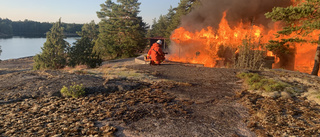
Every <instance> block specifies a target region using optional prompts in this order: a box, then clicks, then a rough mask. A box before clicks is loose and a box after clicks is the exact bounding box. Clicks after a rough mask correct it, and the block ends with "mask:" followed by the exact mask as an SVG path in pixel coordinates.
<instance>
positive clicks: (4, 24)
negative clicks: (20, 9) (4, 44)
mask: <svg viewBox="0 0 320 137" xmlns="http://www.w3.org/2000/svg"><path fill="white" fill-rule="evenodd" d="M11 36H13V34H12V21H11V20H9V19H1V18H0V37H11Z"/></svg>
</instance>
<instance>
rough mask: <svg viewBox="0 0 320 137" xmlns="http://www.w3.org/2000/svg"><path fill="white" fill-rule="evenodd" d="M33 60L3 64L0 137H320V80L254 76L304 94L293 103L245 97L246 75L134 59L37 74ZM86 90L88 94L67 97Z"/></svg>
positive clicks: (0, 66) (269, 73) (276, 74)
mask: <svg viewBox="0 0 320 137" xmlns="http://www.w3.org/2000/svg"><path fill="white" fill-rule="evenodd" d="M31 68H32V57H29V58H23V59H17V60H5V61H1V62H0V83H1V84H0V109H1V112H0V134H1V136H205V137H207V136H252V137H254V136H320V113H319V112H320V107H319V105H318V104H317V102H316V101H317V97H313V96H310V94H312V95H314V92H317V91H319V90H318V89H319V87H318V84H319V82H320V80H319V78H318V77H312V76H310V75H305V74H302V73H298V72H291V71H283V70H272V71H261V72H254V73H259V74H261V75H263V76H266V77H271V78H275V79H281V80H283V81H287V82H289V83H291V84H293V85H296V87H300V88H299V89H301V91H299V94H296V95H295V96H292V97H291V96H290V97H286V98H283V97H269V96H262V95H261V94H258V93H256V92H252V91H250V90H247V88H246V87H244V86H243V80H241V79H239V78H237V77H236V74H237V73H239V72H243V70H235V69H221V68H204V67H194V66H185V65H183V64H173V63H166V64H164V65H160V66H149V65H137V64H135V63H134V60H133V59H125V60H117V61H109V62H104V63H103V66H101V67H100V68H97V69H85V68H83V67H77V68H66V69H64V70H46V71H33V70H32V69H31ZM74 84H83V85H84V87H85V91H86V95H85V96H84V97H80V98H71V97H62V96H61V94H60V89H61V88H62V87H63V86H70V85H74Z"/></svg>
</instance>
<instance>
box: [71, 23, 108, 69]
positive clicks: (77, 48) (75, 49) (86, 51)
mask: <svg viewBox="0 0 320 137" xmlns="http://www.w3.org/2000/svg"><path fill="white" fill-rule="evenodd" d="M78 34H79V35H80V36H81V39H79V40H77V41H76V42H75V43H74V44H75V45H74V46H72V47H69V48H68V57H69V62H68V65H69V66H72V67H74V66H76V65H86V66H87V67H90V68H95V67H96V65H97V64H98V65H101V63H102V59H101V58H100V56H99V55H98V54H97V53H96V52H94V51H93V47H94V45H95V40H96V39H97V37H98V28H97V26H96V24H95V23H94V21H92V22H91V23H90V24H84V26H83V27H82V31H81V32H78Z"/></svg>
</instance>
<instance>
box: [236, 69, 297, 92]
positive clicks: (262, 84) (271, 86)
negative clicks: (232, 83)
mask: <svg viewBox="0 0 320 137" xmlns="http://www.w3.org/2000/svg"><path fill="white" fill-rule="evenodd" d="M237 77H239V78H241V79H244V80H245V83H247V84H248V85H249V86H250V89H252V90H264V91H266V92H273V91H283V90H284V89H285V88H286V87H291V85H289V84H287V83H284V82H281V81H276V80H273V79H269V78H264V77H263V76H260V75H259V74H254V73H240V74H238V75H237Z"/></svg>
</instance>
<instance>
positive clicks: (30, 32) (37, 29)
mask: <svg viewBox="0 0 320 137" xmlns="http://www.w3.org/2000/svg"><path fill="white" fill-rule="evenodd" d="M53 24H54V23H49V22H36V21H31V20H24V21H12V20H10V19H2V18H0V38H8V37H12V36H22V37H45V34H46V33H47V32H48V31H49V30H50V28H51V27H52V26H53ZM62 26H63V27H64V28H65V30H64V33H65V35H67V36H78V35H77V33H76V32H77V31H81V27H82V26H83V24H75V23H62Z"/></svg>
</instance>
